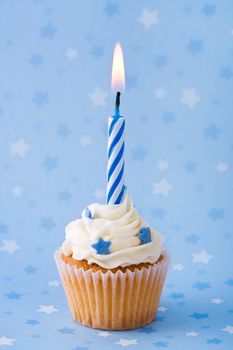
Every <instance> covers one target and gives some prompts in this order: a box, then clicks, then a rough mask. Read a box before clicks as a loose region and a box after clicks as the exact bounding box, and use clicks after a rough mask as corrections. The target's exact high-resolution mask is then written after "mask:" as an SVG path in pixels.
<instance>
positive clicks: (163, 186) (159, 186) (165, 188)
mask: <svg viewBox="0 0 233 350" xmlns="http://www.w3.org/2000/svg"><path fill="white" fill-rule="evenodd" d="M172 188H173V185H171V184H170V183H169V182H167V180H166V179H162V180H161V181H159V182H155V183H153V192H154V195H157V194H161V195H162V196H164V197H167V196H168V194H169V191H170V190H171V189H172Z"/></svg>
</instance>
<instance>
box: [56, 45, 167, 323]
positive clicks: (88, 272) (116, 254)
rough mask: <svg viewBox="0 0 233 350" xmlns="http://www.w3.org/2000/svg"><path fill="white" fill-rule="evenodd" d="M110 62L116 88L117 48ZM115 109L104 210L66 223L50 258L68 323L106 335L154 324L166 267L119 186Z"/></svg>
mask: <svg viewBox="0 0 233 350" xmlns="http://www.w3.org/2000/svg"><path fill="white" fill-rule="evenodd" d="M113 62H116V63H113V72H115V77H116V78H115V81H117V82H119V72H120V73H122V74H123V72H124V69H123V66H122V65H123V55H122V50H121V47H120V45H119V44H117V45H116V48H115V51H114V60H113ZM117 64H121V67H120V68H119V67H118V66H116V65H117ZM122 81H124V78H122ZM119 106H120V92H117V96H116V104H115V115H114V116H113V117H110V118H109V122H108V166H107V180H108V183H107V195H106V201H107V204H98V203H94V204H91V205H89V206H88V207H87V208H86V209H85V210H84V211H83V213H82V218H81V219H78V220H75V221H72V222H71V223H70V224H69V225H68V226H67V228H66V239H65V242H64V243H63V244H62V247H61V249H59V250H58V251H57V252H56V253H55V260H56V263H57V267H58V270H59V273H60V276H61V280H62V283H63V286H64V289H65V293H66V297H67V300H68V304H69V307H70V311H71V314H72V317H73V319H74V320H75V321H77V322H79V323H81V324H83V325H86V326H89V327H93V328H100V329H112V330H117V329H118V330H120V329H121V330H123V329H132V328H137V327H142V326H144V325H146V324H147V323H149V322H151V321H152V320H154V318H155V316H156V312H157V309H158V305H159V299H160V295H161V292H162V289H163V285H164V280H165V277H166V273H167V269H168V263H169V257H168V254H167V253H166V252H165V251H163V250H162V237H161V236H160V234H159V233H158V232H156V231H155V230H154V229H153V228H152V227H151V226H149V225H148V224H147V223H146V222H145V221H144V220H143V219H142V218H141V217H140V215H139V213H138V211H137V209H136V208H135V207H134V205H133V203H132V201H131V199H130V197H129V194H128V191H127V190H126V187H125V185H124V177H123V174H124V164H125V163H124V145H125V144H124V130H125V118H124V117H122V116H121V115H120V110H119Z"/></svg>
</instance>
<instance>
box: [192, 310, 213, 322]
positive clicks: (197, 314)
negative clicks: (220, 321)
mask: <svg viewBox="0 0 233 350" xmlns="http://www.w3.org/2000/svg"><path fill="white" fill-rule="evenodd" d="M190 317H192V318H195V319H196V320H201V319H203V318H208V317H209V315H208V314H207V313H200V312H194V313H193V314H192V315H191V316H190Z"/></svg>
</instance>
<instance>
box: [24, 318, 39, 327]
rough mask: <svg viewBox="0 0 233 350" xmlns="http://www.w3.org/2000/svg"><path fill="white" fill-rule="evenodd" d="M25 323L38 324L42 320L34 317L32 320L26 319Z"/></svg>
mask: <svg viewBox="0 0 233 350" xmlns="http://www.w3.org/2000/svg"><path fill="white" fill-rule="evenodd" d="M24 323H25V324H28V325H30V326H36V325H37V324H40V322H39V321H38V320H36V319H32V320H26V322H24Z"/></svg>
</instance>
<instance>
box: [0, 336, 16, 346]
mask: <svg viewBox="0 0 233 350" xmlns="http://www.w3.org/2000/svg"><path fill="white" fill-rule="evenodd" d="M13 342H15V339H11V338H6V337H0V346H4V345H9V346H11V345H14V344H13Z"/></svg>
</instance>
